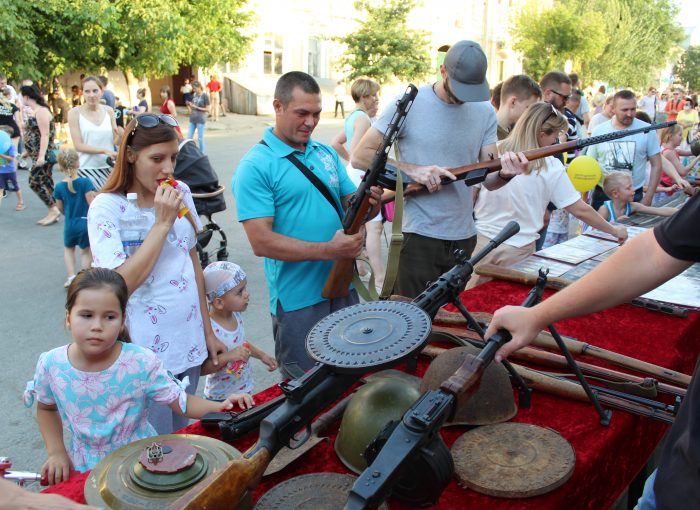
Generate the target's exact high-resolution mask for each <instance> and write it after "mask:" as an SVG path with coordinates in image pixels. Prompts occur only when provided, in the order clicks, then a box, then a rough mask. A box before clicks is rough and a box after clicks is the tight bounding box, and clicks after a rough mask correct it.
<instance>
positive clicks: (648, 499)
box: [634, 469, 656, 510]
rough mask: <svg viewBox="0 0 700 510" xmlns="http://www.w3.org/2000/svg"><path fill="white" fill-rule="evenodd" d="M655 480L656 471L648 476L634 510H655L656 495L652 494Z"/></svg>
mask: <svg viewBox="0 0 700 510" xmlns="http://www.w3.org/2000/svg"><path fill="white" fill-rule="evenodd" d="M655 480H656V469H655V470H654V472H653V473H652V474H650V475H649V478H647V481H646V482H645V483H644V490H643V491H642V495H641V497H640V498H639V501H637V506H635V507H634V510H656V495H655V494H654V481H655Z"/></svg>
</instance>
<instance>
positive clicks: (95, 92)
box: [68, 76, 118, 190]
mask: <svg viewBox="0 0 700 510" xmlns="http://www.w3.org/2000/svg"><path fill="white" fill-rule="evenodd" d="M83 97H84V98H85V104H83V105H81V106H77V107H75V108H73V109H72V110H71V111H70V112H69V113H68V126H69V128H70V135H71V138H72V140H73V145H74V146H75V150H76V151H78V154H79V155H80V170H79V171H78V175H80V176H81V177H87V178H88V179H90V180H91V181H92V183H93V185H94V186H95V189H96V190H99V189H100V188H101V187H102V185H103V184H104V183H105V182H106V181H107V177H109V173H110V171H111V168H110V166H109V165H108V164H107V157H111V158H112V159H114V158H116V156H117V153H116V152H115V150H114V146H115V144H116V143H117V141H118V132H117V122H116V118H115V116H114V110H112V108H110V107H109V106H106V105H103V104H101V103H100V99H101V98H102V83H101V82H100V81H99V80H98V79H97V78H95V77H93V76H88V77H87V78H85V79H84V80H83Z"/></svg>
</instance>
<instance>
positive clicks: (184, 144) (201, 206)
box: [175, 140, 228, 268]
mask: <svg viewBox="0 0 700 510" xmlns="http://www.w3.org/2000/svg"><path fill="white" fill-rule="evenodd" d="M175 178H176V179H177V180H180V181H183V182H184V183H185V184H187V185H188V186H189V187H190V190H191V191H192V198H193V199H194V205H195V207H196V208H197V214H199V215H200V216H204V217H206V219H207V221H206V224H205V225H204V229H203V230H202V231H201V232H199V233H198V234H197V254H198V255H199V262H200V264H201V265H202V267H203V268H204V267H206V266H207V265H208V264H209V263H210V262H211V261H213V260H226V259H228V248H227V242H228V241H227V239H226V234H225V233H224V231H223V230H221V227H219V225H217V224H216V222H215V221H214V220H213V219H212V215H213V214H215V213H218V212H221V211H223V210H225V209H226V201H225V200H224V189H225V188H224V187H223V186H221V185H219V177H218V176H217V175H216V172H215V171H214V169H213V168H212V167H211V163H210V162H209V158H208V157H207V156H205V155H204V154H202V152H201V151H200V150H199V148H198V147H197V145H196V144H195V143H194V141H193V140H182V141H181V142H180V151H179V152H178V154H177V161H176V163H175ZM215 237H216V238H218V241H219V242H218V245H217V244H216V241H213V238H215ZM210 243H211V246H209V245H210Z"/></svg>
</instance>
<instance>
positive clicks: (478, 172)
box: [378, 121, 676, 195]
mask: <svg viewBox="0 0 700 510" xmlns="http://www.w3.org/2000/svg"><path fill="white" fill-rule="evenodd" d="M674 124H676V122H675V121H673V122H663V123H660V124H650V125H648V126H646V127H643V128H639V129H632V130H624V131H617V132H614V133H608V134H605V135H600V136H593V137H590V138H583V139H579V140H572V141H570V142H565V143H560V144H557V145H549V146H547V147H539V148H537V149H532V150H529V151H524V152H523V154H525V157H526V158H527V160H528V161H534V160H536V159H542V158H546V157H547V156H555V155H557V154H563V153H564V152H573V151H575V150H580V149H583V148H585V147H588V146H590V145H596V144H599V143H606V142H611V141H613V140H619V139H620V138H626V137H628V136H631V135H636V134H638V133H648V132H649V131H652V130H656V129H663V128H666V127H669V126H673V125H674ZM500 169H501V160H500V159H499V158H494V159H492V160H490V161H479V162H477V163H473V164H471V165H464V166H459V167H456V168H448V169H447V170H449V171H450V172H451V173H452V174H453V175H454V176H455V177H457V181H460V180H464V181H466V183H467V185H468V186H472V185H474V184H478V183H480V182H483V181H484V179H486V176H487V175H488V174H490V173H492V172H497V171H499V170H500ZM452 182H456V181H452V180H451V179H448V178H447V177H443V178H442V182H441V184H443V185H445V184H450V183H452ZM378 184H379V185H380V186H382V187H383V188H384V189H389V190H396V167H392V166H387V168H386V170H385V171H384V173H383V174H382V175H381V178H380V179H379V182H378ZM403 187H404V191H403V193H404V195H413V194H415V193H418V192H420V191H425V190H426V187H425V186H423V185H422V184H419V183H417V182H411V180H410V179H409V178H408V177H407V176H404V177H403Z"/></svg>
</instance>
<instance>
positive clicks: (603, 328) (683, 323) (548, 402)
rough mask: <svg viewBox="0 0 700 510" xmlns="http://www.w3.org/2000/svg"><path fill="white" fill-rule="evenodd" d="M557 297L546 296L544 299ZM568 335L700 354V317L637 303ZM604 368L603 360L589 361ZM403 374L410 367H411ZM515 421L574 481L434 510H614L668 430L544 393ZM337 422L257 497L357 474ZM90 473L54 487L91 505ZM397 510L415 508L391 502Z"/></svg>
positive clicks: (471, 294)
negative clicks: (562, 445) (339, 446)
mask: <svg viewBox="0 0 700 510" xmlns="http://www.w3.org/2000/svg"><path fill="white" fill-rule="evenodd" d="M529 290H530V289H529V287H525V286H522V285H518V284H513V283H508V282H502V281H491V282H489V283H486V284H483V285H480V286H478V287H476V288H474V289H471V290H469V291H467V292H465V293H463V294H462V301H463V302H464V304H465V305H466V306H467V308H468V309H469V310H470V311H473V312H477V311H481V312H491V313H492V312H494V311H495V310H496V309H497V308H499V307H501V306H503V305H505V304H517V303H521V302H522V301H523V299H524V298H525V296H526V295H527V293H528V291H529ZM549 294H550V291H547V292H545V298H546V296H547V295H549ZM557 327H558V329H559V331H560V332H561V333H562V334H565V335H568V336H571V337H574V338H577V339H579V340H582V341H585V342H589V343H591V344H594V345H597V346H599V347H602V348H604V349H609V350H613V351H615V352H619V353H621V354H625V355H628V356H632V357H635V358H638V359H641V360H644V361H648V362H651V363H655V364H657V365H660V366H664V367H667V368H670V369H672V370H677V371H680V372H684V373H686V374H691V373H692V372H693V368H694V365H695V361H696V359H697V357H698V352H699V351H700V345H699V343H698V341H697V340H698V332H700V314H698V313H691V314H690V316H689V317H688V318H678V317H673V316H670V315H664V314H661V313H658V312H652V311H649V310H645V309H642V308H638V307H634V306H631V305H621V306H618V307H615V308H612V309H609V310H606V311H603V312H599V313H595V314H592V315H588V316H585V317H580V318H576V319H570V320H566V321H562V322H560V323H558V324H557ZM581 359H582V360H583V359H585V357H581ZM586 361H591V362H593V363H598V364H601V362H600V361H599V360H593V359H586ZM426 366H427V362H426V361H425V360H422V361H421V362H420V363H419V367H418V373H417V375H422V373H423V372H424V371H425V369H426ZM399 368H402V369H405V367H404V366H400V367H399ZM279 393H280V390H279V388H278V387H277V386H274V387H271V388H268V389H267V390H265V391H263V392H261V393H259V394H257V395H256V397H255V398H256V402H258V403H260V402H264V401H266V400H268V399H270V398H273V397H274V396H276V395H278V394H279ZM512 421H514V422H522V423H532V424H535V425H540V426H543V427H549V428H552V429H554V430H556V431H558V432H559V433H560V434H561V435H562V436H563V437H564V438H566V439H567V440H568V441H569V442H570V443H571V445H572V446H573V448H574V450H575V451H576V467H575V469H574V473H573V475H572V476H571V478H570V479H569V480H568V481H567V482H566V483H565V484H564V485H563V486H562V487H560V488H558V489H556V490H554V491H552V492H550V493H548V494H545V495H542V496H537V497H533V498H527V499H500V498H494V497H489V496H485V495H482V494H479V493H477V492H474V491H472V490H465V489H462V488H461V487H459V486H458V485H457V483H456V482H455V481H454V480H453V481H452V482H450V484H449V485H448V487H447V489H446V490H445V491H444V492H443V494H442V496H441V498H440V499H439V501H438V503H437V505H436V506H435V508H440V509H452V508H488V509H491V510H498V509H501V508H508V509H535V508H536V509H566V510H574V509H579V508H580V509H584V508H585V509H603V508H609V507H610V506H612V505H613V504H614V503H615V501H616V500H617V499H618V498H619V496H620V495H621V494H622V493H623V492H624V491H625V490H626V488H627V487H628V486H629V484H630V483H631V482H632V480H634V478H635V477H636V476H637V474H638V473H639V472H640V471H641V469H642V468H643V467H644V465H645V464H646V463H647V460H648V459H649V457H650V456H651V454H652V453H653V451H654V450H655V448H656V447H657V445H658V444H659V442H660V441H661V439H662V437H663V435H664V433H665V432H666V430H667V426H666V425H665V424H662V423H660V422H658V421H654V420H651V419H648V418H643V417H640V416H635V415H632V414H629V413H626V412H623V411H613V416H612V420H611V423H610V425H609V426H607V427H604V426H602V425H601V424H600V420H599V417H598V415H597V413H596V412H595V410H594V408H593V406H592V405H590V404H587V403H581V402H575V401H571V400H564V399H562V398H559V397H554V396H550V395H546V394H542V393H538V392H535V393H533V395H532V406H531V407H530V408H529V409H519V410H518V414H517V415H516V416H515V417H514V418H513V419H512ZM337 429H338V423H336V424H335V426H333V427H332V428H330V429H329V430H328V431H327V432H328V435H329V438H330V441H329V442H324V443H321V444H319V445H317V446H316V447H314V448H313V449H312V450H311V451H309V452H307V453H306V454H305V455H304V456H303V457H301V458H299V459H297V460H296V461H294V462H293V463H292V464H290V465H289V466H287V468H285V469H284V470H283V471H282V472H280V473H277V474H275V475H272V476H269V477H265V478H264V479H263V481H262V483H261V484H260V485H259V486H258V487H257V488H256V489H255V491H254V492H253V500H254V501H257V499H258V498H260V496H262V495H263V494H264V493H265V492H267V491H268V490H269V489H271V488H272V487H274V486H275V485H277V484H278V483H280V482H282V481H284V480H287V479H289V478H291V477H294V476H297V475H301V474H306V473H314V472H337V473H350V471H349V470H347V469H346V468H345V467H344V466H343V465H342V464H341V463H340V461H339V460H338V458H337V457H336V455H335V452H334V450H333V441H334V439H335V436H336V434H337ZM465 430H467V429H466V428H465V427H452V428H448V429H443V431H442V436H443V438H444V440H445V442H446V443H447V445H448V446H451V445H452V443H453V442H454V441H455V440H456V439H457V438H458V437H459V436H460V435H461V434H463V433H464V432H465ZM179 432H182V433H190V434H200V435H207V436H214V437H218V431H216V430H215V431H211V430H207V429H204V428H203V427H202V426H201V424H200V423H199V422H197V423H194V424H192V425H190V426H188V427H186V428H184V429H182V430H181V431H179ZM256 439H257V436H256V435H255V434H251V435H248V436H247V437H244V438H241V439H240V440H237V441H236V442H234V443H233V445H234V446H235V447H236V448H238V449H239V450H241V451H245V450H246V449H247V448H248V447H250V446H251V445H252V444H253V443H254V442H255V440H256ZM87 475H88V474H87V473H83V474H73V476H72V477H71V479H70V480H69V481H68V482H64V483H62V484H59V485H56V486H54V487H51V488H49V489H47V491H46V492H53V493H59V494H63V495H65V496H67V497H69V498H71V499H73V500H75V501H79V502H84V501H85V500H84V496H83V485H84V483H85V479H86V477H87ZM390 507H391V508H392V509H402V508H409V507H407V506H405V505H402V504H401V503H398V502H396V501H394V500H390Z"/></svg>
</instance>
